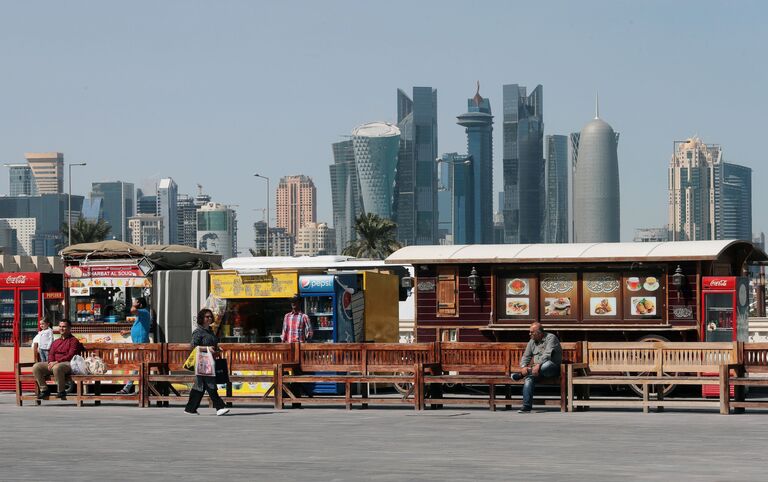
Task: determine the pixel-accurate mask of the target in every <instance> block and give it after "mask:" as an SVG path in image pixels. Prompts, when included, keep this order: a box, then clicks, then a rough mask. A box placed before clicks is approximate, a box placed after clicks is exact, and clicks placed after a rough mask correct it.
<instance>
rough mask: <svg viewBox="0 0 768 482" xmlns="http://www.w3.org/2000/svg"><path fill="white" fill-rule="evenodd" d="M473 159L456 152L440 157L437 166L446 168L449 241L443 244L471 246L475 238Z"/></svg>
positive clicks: (475, 197) (475, 198)
mask: <svg viewBox="0 0 768 482" xmlns="http://www.w3.org/2000/svg"><path fill="white" fill-rule="evenodd" d="M473 162H474V160H473V158H472V157H471V156H468V155H465V154H458V153H456V152H449V153H445V154H443V155H441V156H440V160H439V162H438V164H439V165H440V168H441V169H445V168H447V171H448V176H447V177H448V186H446V188H445V189H446V190H447V192H448V193H450V197H449V204H448V210H449V219H450V224H449V226H450V230H449V233H450V241H448V238H446V241H445V242H444V244H472V243H474V239H475V238H474V236H475V202H476V201H477V196H476V195H475V191H474V189H475V181H474V166H473Z"/></svg>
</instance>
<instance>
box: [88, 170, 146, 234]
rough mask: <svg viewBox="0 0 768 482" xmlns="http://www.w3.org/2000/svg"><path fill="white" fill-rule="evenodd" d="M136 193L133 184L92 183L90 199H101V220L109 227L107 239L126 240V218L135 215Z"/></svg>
mask: <svg viewBox="0 0 768 482" xmlns="http://www.w3.org/2000/svg"><path fill="white" fill-rule="evenodd" d="M135 193H136V191H135V190H134V187H133V183H130V182H123V181H108V182H94V183H92V184H91V199H95V198H101V218H102V219H103V220H104V221H105V222H106V223H107V224H108V225H109V226H110V228H111V230H110V232H109V234H108V238H109V239H117V240H119V241H127V240H128V218H130V217H132V216H133V215H134V214H135V205H136V198H135Z"/></svg>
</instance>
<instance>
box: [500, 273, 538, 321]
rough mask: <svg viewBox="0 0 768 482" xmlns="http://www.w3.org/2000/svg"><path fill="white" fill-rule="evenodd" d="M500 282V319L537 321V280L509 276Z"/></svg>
mask: <svg viewBox="0 0 768 482" xmlns="http://www.w3.org/2000/svg"><path fill="white" fill-rule="evenodd" d="M500 281H501V282H500V283H499V288H498V296H497V299H498V312H499V318H500V319H502V318H506V319H512V320H517V319H536V318H537V317H538V311H537V299H538V298H537V293H538V290H537V286H536V278H535V277H534V276H533V275H517V276H512V275H509V276H503V277H500Z"/></svg>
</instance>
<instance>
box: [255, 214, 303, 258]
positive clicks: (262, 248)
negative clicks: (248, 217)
mask: <svg viewBox="0 0 768 482" xmlns="http://www.w3.org/2000/svg"><path fill="white" fill-rule="evenodd" d="M253 231H254V235H255V239H254V241H255V243H254V244H255V249H254V250H255V252H256V255H257V256H266V255H267V253H269V255H270V256H293V249H294V245H295V239H296V238H294V237H293V236H291V235H290V234H288V231H287V230H286V229H285V228H269V251H267V223H266V222H264V221H256V222H255V223H253Z"/></svg>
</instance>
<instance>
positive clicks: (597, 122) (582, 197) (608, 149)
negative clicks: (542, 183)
mask: <svg viewBox="0 0 768 482" xmlns="http://www.w3.org/2000/svg"><path fill="white" fill-rule="evenodd" d="M572 138H573V139H574V145H573V147H574V152H575V153H576V155H575V156H574V157H575V159H576V163H575V164H574V171H573V233H574V239H573V241H574V242H576V243H617V242H619V236H620V235H619V213H620V209H619V208H620V206H619V159H618V154H617V152H616V149H617V146H618V143H619V134H617V133H616V132H614V130H613V128H612V127H611V126H610V125H608V123H607V122H605V121H604V120H602V119H600V117H595V118H594V119H592V120H591V121H590V122H589V123H587V125H585V126H584V128H583V129H582V130H581V134H580V135H578V136H572Z"/></svg>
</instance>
